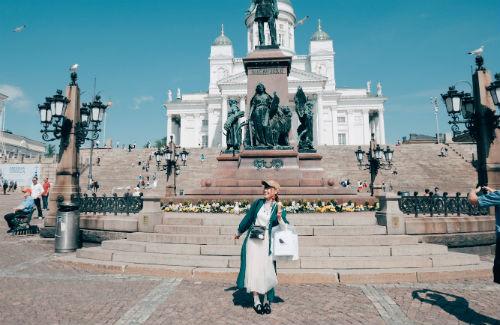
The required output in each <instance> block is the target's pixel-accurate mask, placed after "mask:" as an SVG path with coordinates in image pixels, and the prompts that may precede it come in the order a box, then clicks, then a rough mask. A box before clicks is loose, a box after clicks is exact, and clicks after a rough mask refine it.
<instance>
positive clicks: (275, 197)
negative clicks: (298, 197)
mask: <svg viewBox="0 0 500 325" xmlns="http://www.w3.org/2000/svg"><path fill="white" fill-rule="evenodd" d="M274 201H276V202H279V201H280V198H279V196H278V193H276V194H275V195H274Z"/></svg>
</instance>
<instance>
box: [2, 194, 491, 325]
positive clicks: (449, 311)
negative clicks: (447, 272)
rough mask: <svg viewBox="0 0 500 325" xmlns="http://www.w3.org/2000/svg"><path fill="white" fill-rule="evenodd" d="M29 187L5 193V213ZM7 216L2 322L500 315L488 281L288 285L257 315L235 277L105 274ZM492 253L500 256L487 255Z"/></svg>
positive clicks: (441, 319) (480, 319) (370, 320)
mask: <svg viewBox="0 0 500 325" xmlns="http://www.w3.org/2000/svg"><path fill="white" fill-rule="evenodd" d="M20 198H21V197H20V195H8V196H5V197H4V196H0V213H1V214H2V215H3V214H4V213H6V212H7V211H8V210H9V209H11V207H12V206H14V205H15V204H16V203H17V202H18V200H20ZM6 230H7V228H6V225H5V223H4V222H3V221H2V222H1V223H0V320H1V324H6V325H10V324H79V325H80V324H82V325H85V324H89V325H90V324H190V325H191V324H210V325H216V324H269V323H271V322H272V323H273V324H462V323H472V324H500V321H499V319H500V309H499V308H498V306H499V305H500V286H498V285H496V284H494V283H492V281H491V280H487V281H484V280H482V281H477V280H476V281H454V282H445V283H432V284H421V283H418V284H396V285H391V284H388V285H352V286H346V285H280V286H278V288H277V295H278V296H279V297H280V298H281V300H282V301H281V302H279V303H275V304H274V305H273V313H272V314H271V315H266V316H262V315H257V314H255V312H254V311H253V309H252V308H251V306H252V302H251V298H250V296H249V295H247V294H245V293H244V292H243V293H242V292H240V291H236V290H235V288H234V284H233V283H216V282H193V281H189V280H184V281H181V280H178V279H169V278H159V277H147V276H130V275H126V276H125V275H123V276H122V275H116V274H102V273H97V272H89V271H84V270H79V269H76V268H74V267H70V266H67V265H62V264H60V263H58V262H56V261H54V260H53V257H54V256H56V254H54V253H53V251H54V242H53V240H48V239H42V238H39V237H38V236H21V237H13V236H9V235H7V234H5V231H6ZM486 258H487V259H492V257H491V256H489V257H486Z"/></svg>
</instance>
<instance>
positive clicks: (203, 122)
mask: <svg viewBox="0 0 500 325" xmlns="http://www.w3.org/2000/svg"><path fill="white" fill-rule="evenodd" d="M201 125H202V126H204V127H206V126H208V120H207V119H203V120H201Z"/></svg>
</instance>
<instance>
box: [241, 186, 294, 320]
mask: <svg viewBox="0 0 500 325" xmlns="http://www.w3.org/2000/svg"><path fill="white" fill-rule="evenodd" d="M262 185H264V198H263V199H258V200H256V201H255V202H254V203H252V205H251V207H250V209H249V210H248V212H247V214H246V215H245V218H243V220H242V221H241V223H240V225H239V227H238V233H237V234H236V236H235V238H236V239H238V238H240V236H241V235H242V234H243V233H244V232H245V231H247V235H246V237H245V240H244V242H243V245H242V247H241V265H240V273H239V275H238V280H237V286H238V288H239V289H246V290H247V292H249V293H252V295H253V299H254V309H255V311H256V312H257V313H259V314H264V313H266V314H270V313H271V302H272V301H273V300H274V287H275V286H276V285H277V284H278V279H277V276H276V268H275V266H274V263H273V258H272V255H271V244H272V243H271V230H272V228H273V227H276V226H278V225H279V226H280V227H283V228H285V227H286V226H285V224H286V223H288V221H287V220H286V211H285V209H283V207H282V205H281V203H280V202H278V191H279V188H280V185H279V184H278V183H277V182H275V181H263V182H262ZM256 228H261V229H263V232H262V236H260V238H251V237H253V236H250V234H251V233H252V231H253V230H254V229H256ZM259 295H263V296H264V300H263V304H262V302H261V300H260V297H259Z"/></svg>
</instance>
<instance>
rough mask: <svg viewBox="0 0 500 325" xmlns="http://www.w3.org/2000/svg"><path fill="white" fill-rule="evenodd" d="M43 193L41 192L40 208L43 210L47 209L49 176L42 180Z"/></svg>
mask: <svg viewBox="0 0 500 325" xmlns="http://www.w3.org/2000/svg"><path fill="white" fill-rule="evenodd" d="M42 186H43V194H42V208H43V209H44V210H47V211H49V191H50V182H49V178H48V177H45V179H44V181H43V184H42Z"/></svg>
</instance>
